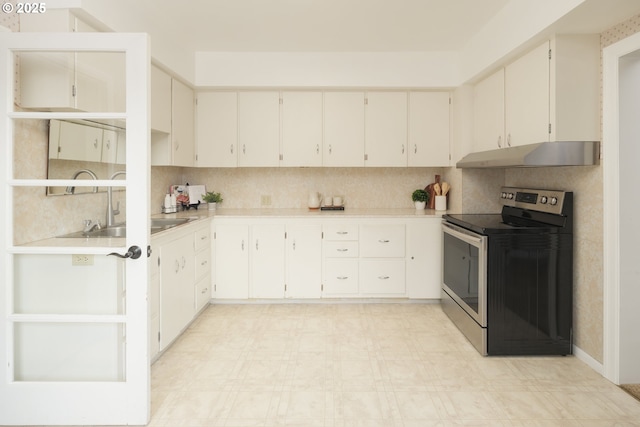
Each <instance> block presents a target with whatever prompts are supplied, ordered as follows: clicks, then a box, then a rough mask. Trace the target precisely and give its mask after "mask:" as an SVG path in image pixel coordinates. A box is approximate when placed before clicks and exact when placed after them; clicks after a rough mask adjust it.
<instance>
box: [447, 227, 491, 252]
mask: <svg viewBox="0 0 640 427" xmlns="http://www.w3.org/2000/svg"><path fill="white" fill-rule="evenodd" d="M442 231H444V232H445V233H447V234H450V235H452V236H453V237H455V238H457V239H460V240H462V241H464V242H466V243H468V244H470V245H473V246H475V247H476V248H483V247H485V246H486V241H487V237H486V236H483V235H481V234H477V233H474V232H473V231H469V230H466V229H464V228H462V227H459V226H457V225H453V224H451V223H448V222H443V223H442Z"/></svg>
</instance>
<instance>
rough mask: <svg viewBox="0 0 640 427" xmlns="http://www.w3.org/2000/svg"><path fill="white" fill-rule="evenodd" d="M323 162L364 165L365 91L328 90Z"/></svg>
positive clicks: (325, 96)
mask: <svg viewBox="0 0 640 427" xmlns="http://www.w3.org/2000/svg"><path fill="white" fill-rule="evenodd" d="M323 108H324V129H323V135H324V143H323V145H322V148H323V150H324V152H323V155H322V165H323V166H340V167H342V166H364V92H325V94H324V104H323Z"/></svg>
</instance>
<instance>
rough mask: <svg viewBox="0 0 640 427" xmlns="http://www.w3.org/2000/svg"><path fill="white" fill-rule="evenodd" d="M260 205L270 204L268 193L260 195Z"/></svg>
mask: <svg viewBox="0 0 640 427" xmlns="http://www.w3.org/2000/svg"><path fill="white" fill-rule="evenodd" d="M260 205H261V206H271V196H270V195H264V194H263V195H262V196H260Z"/></svg>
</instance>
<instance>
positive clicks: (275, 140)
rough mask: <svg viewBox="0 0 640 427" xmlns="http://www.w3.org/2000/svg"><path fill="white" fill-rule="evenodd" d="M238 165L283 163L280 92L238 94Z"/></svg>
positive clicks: (274, 164) (276, 164)
mask: <svg viewBox="0 0 640 427" xmlns="http://www.w3.org/2000/svg"><path fill="white" fill-rule="evenodd" d="M238 146H239V147H238V148H239V152H238V166H278V164H279V163H280V95H279V93H278V92H240V93H239V94H238Z"/></svg>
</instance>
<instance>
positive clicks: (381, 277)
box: [378, 276, 389, 280]
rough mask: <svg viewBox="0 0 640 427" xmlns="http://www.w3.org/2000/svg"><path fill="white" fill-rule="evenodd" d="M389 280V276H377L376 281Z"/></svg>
mask: <svg viewBox="0 0 640 427" xmlns="http://www.w3.org/2000/svg"><path fill="white" fill-rule="evenodd" d="M388 278H389V276H378V279H380V280H387V279H388Z"/></svg>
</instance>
